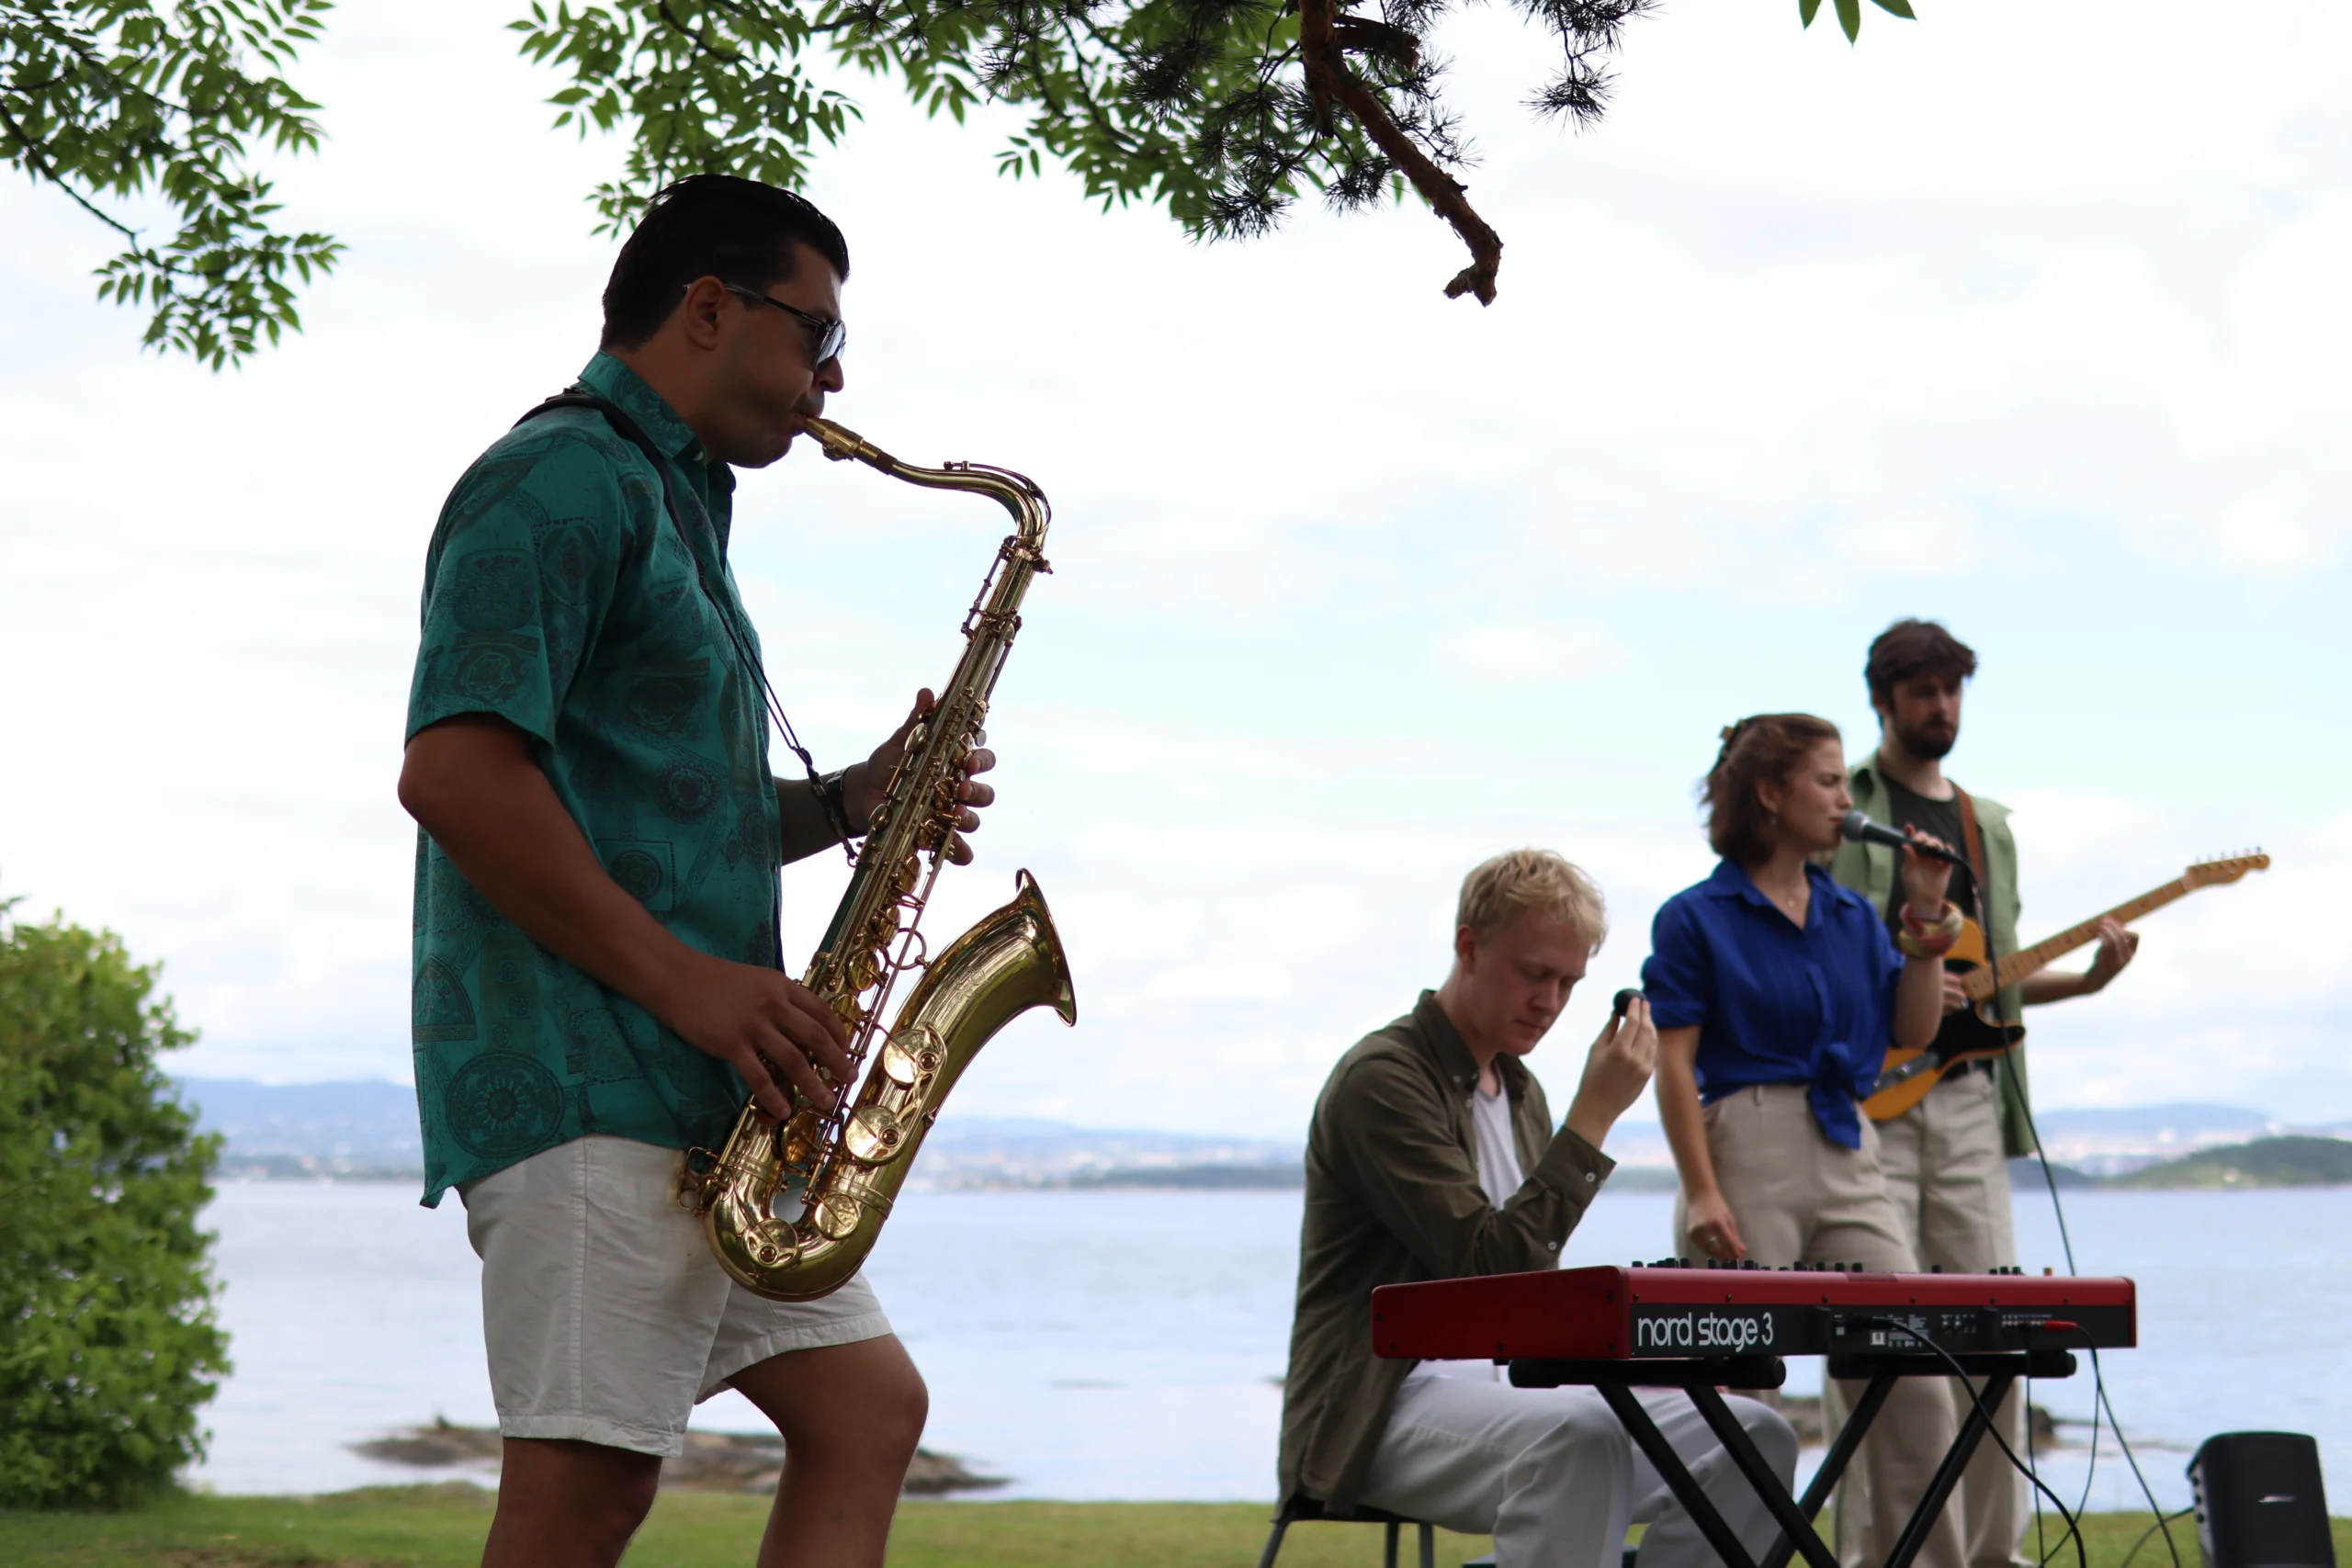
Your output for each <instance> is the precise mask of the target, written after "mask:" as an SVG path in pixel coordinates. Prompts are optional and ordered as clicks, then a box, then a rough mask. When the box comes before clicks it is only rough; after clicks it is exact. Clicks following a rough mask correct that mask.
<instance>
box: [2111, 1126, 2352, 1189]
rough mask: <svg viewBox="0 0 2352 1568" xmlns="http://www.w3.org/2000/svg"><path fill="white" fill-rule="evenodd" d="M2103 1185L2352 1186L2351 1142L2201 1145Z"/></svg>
mask: <svg viewBox="0 0 2352 1568" xmlns="http://www.w3.org/2000/svg"><path fill="white" fill-rule="evenodd" d="M2099 1185H2101V1186H2102V1187H2108V1188H2120V1189H2125V1190H2158V1189H2162V1190H2178V1189H2182V1188H2232V1187H2342V1186H2346V1185H2352V1142H2346V1140H2344V1139H2342V1138H2310V1137H2285V1138H2257V1139H2256V1140H2255V1141H2254V1142H2252V1143H2250V1144H2233V1145H2229V1146H2227V1147H2224V1148H2218V1149H2199V1150H2198V1151H2197V1152H2196V1153H2195V1154H2193V1155H2189V1156H2186V1157H2184V1158H2181V1159H2176V1160H2166V1161H2165V1163H2163V1164H2162V1165H2152V1166H2148V1167H2146V1168H2143V1169H2141V1170H2135V1171H2132V1172H2131V1173H2129V1174H2128V1175H2124V1176H2116V1177H2110V1178H2109V1179H2107V1180H2105V1181H2103V1182H2101V1183H2100V1184H2099Z"/></svg>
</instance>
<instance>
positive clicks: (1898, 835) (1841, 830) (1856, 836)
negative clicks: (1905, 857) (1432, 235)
mask: <svg viewBox="0 0 2352 1568" xmlns="http://www.w3.org/2000/svg"><path fill="white" fill-rule="evenodd" d="M1838 837H1839V838H1841V839H1844V840H1847V841H1848V842H1849V843H1856V844H1885V845H1888V846H1890V847H1892V848H1894V849H1898V850H1917V851H1918V852H1920V853H1921V854H1923V855H1928V856H1932V857H1933V858H1935V859H1937V860H1943V861H1950V862H1951V863H1952V864H1954V865H1966V864H1967V863H1968V861H1967V860H1966V858H1965V857H1963V856H1962V854H1961V852H1959V851H1957V850H1947V849H1942V848H1939V846H1937V845H1935V844H1923V843H1920V842H1919V841H1918V840H1916V839H1914V838H1912V837H1911V836H1910V835H1909V834H1908V833H1904V832H1900V831H1898V830H1896V829H1893V828H1890V827H1888V826H1887V825H1886V824H1885V823H1883V822H1873V821H1871V819H1870V818H1867V817H1865V816H1863V815H1862V814H1861V813H1860V811H1858V810H1857V811H1849V812H1848V813H1846V815H1845V816H1844V817H1842V818H1839V819H1838Z"/></svg>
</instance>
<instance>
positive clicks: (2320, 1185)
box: [214, 1136, 2352, 1192]
mask: <svg viewBox="0 0 2352 1568" xmlns="http://www.w3.org/2000/svg"><path fill="white" fill-rule="evenodd" d="M2011 1166H2012V1171H2011V1182H2012V1185H2013V1186H2015V1187H2018V1188H2022V1189H2026V1190H2034V1189H2038V1188H2040V1187H2041V1184H2042V1180H2041V1168H2040V1167H2039V1165H2038V1164H2037V1163H2036V1162H2034V1161H2032V1160H2030V1159H2029V1160H2018V1161H2013V1162H2011ZM2050 1169H2051V1174H2052V1176H2053V1177H2054V1178H2055V1179H2056V1180H2057V1183H2058V1185H2059V1187H2060V1188H2061V1189H2063V1190H2067V1191H2106V1192H2243V1191H2278V1190H2295V1189H2326V1188H2336V1187H2352V1140H2346V1139H2342V1138H2315V1137H2304V1136H2288V1137H2278V1138H2259V1139H2256V1140H2255V1141H2254V1142H2252V1143H2249V1144H2232V1145H2225V1146H2222V1147H2220V1148H2210V1149H2199V1151H2197V1152H2196V1153H2195V1154H2192V1155H2186V1156H2182V1157H2181V1158H2179V1159H2175V1160H2166V1161H2165V1162H2164V1163H2163V1164H2161V1165H2152V1166H2146V1167H2143V1168H2141V1169H2138V1170H2134V1171H2131V1172H2128V1173H2125V1174H2123V1175H2120V1176H2093V1175H2091V1174H2089V1173H2088V1172H2086V1171H2082V1170H2077V1169H2075V1168H2074V1167H2072V1166H2067V1165H2060V1164H2057V1163H2055V1162H2053V1163H2052V1166H2051V1168H2050ZM214 1179H216V1180H220V1181H238V1182H263V1181H308V1182H409V1183H421V1182H422V1181H423V1180H424V1171H423V1170H421V1169H417V1168H401V1167H397V1166H383V1165H363V1164H358V1163H356V1162H351V1161H343V1160H334V1159H322V1158H319V1157H317V1156H296V1155H269V1156H235V1155H232V1156H226V1157H224V1158H223V1159H222V1160H221V1162H220V1168H218V1169H217V1170H216V1171H215V1172H214ZM1609 1184H1610V1186H1611V1187H1612V1188H1614V1189H1615V1190H1618V1191H1620V1192H1671V1191H1673V1190H1675V1186H1676V1182H1675V1176H1674V1171H1673V1168H1671V1167H1668V1166H1654V1165H1624V1166H1619V1167H1618V1168H1617V1169H1616V1171H1615V1173H1614V1174H1612V1175H1611V1178H1610V1182H1609ZM1305 1185H1306V1171H1305V1170H1304V1168H1302V1167H1300V1166H1298V1165H1295V1164H1291V1163H1287V1162H1285V1163H1283V1164H1279V1165H1276V1164H1259V1163H1253V1162H1245V1161H1216V1162H1210V1163H1204V1164H1197V1165H1137V1166H1112V1167H1107V1168H1092V1169H1080V1170H1071V1171H1054V1172H1024V1173H1022V1174H1019V1175H1012V1174H993V1173H989V1172H987V1171H984V1170H973V1169H970V1168H962V1169H956V1170H953V1171H951V1172H948V1173H946V1174H945V1175H944V1177H941V1178H933V1179H923V1178H921V1177H918V1178H917V1179H916V1180H915V1181H914V1182H911V1183H910V1184H909V1186H908V1190H909V1191H910V1192H917V1191H930V1192H1110V1191H1130V1192H1135V1191H1142V1192H1151V1191H1160V1192H1283V1191H1290V1192H1295V1191H1297V1190H1301V1189H1302V1188H1304V1187H1305Z"/></svg>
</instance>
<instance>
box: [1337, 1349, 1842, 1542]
mask: <svg viewBox="0 0 2352 1568" xmlns="http://www.w3.org/2000/svg"><path fill="white" fill-rule="evenodd" d="M1635 1393H1637V1394H1638V1396H1639V1397H1640V1399H1641V1402H1642V1406H1643V1408H1644V1409H1645V1410H1647V1411H1648V1412H1649V1414H1650V1419H1651V1420H1652V1421H1655V1422H1656V1423H1657V1427H1658V1429H1659V1430H1660V1431H1661V1432H1663V1433H1664V1434H1665V1436H1666V1439H1667V1441H1668V1442H1669V1443H1671V1444H1673V1445H1674V1451H1675V1452H1676V1453H1678V1454H1680V1455H1681V1456H1682V1459H1683V1462H1684V1463H1685V1464H1687V1465H1689V1466H1690V1468H1691V1474H1692V1475H1693V1476H1694V1477H1695V1478H1696V1479H1697V1480H1698V1482H1699V1484H1700V1486H1701V1487H1702V1488H1703V1489H1704V1490H1705V1492H1706V1495H1707V1496H1708V1497H1709V1499H1711V1500H1712V1501H1713V1504H1714V1506H1715V1508H1716V1510H1717V1511H1718V1512H1720V1513H1721V1514H1722V1515H1723V1517H1724V1522H1725V1523H1727V1524H1729V1525H1730V1526H1731V1528H1732V1529H1733V1530H1734V1531H1735V1532H1736V1533H1737V1535H1738V1536H1739V1539H1740V1540H1742V1541H1743V1542H1745V1543H1746V1544H1747V1550H1748V1551H1749V1553H1750V1554H1751V1555H1752V1556H1757V1557H1761V1556H1762V1555H1763V1554H1764V1552H1765V1551H1767V1550H1769V1549H1770V1546H1771V1544H1772V1541H1773V1540H1774V1539H1775V1537H1776V1536H1777V1535H1778V1534H1779V1527H1778V1526H1777V1525H1776V1524H1774V1523H1773V1521H1772V1516H1771V1515H1770V1514H1769V1513H1767V1512H1766V1511H1765V1509H1764V1505H1763V1504H1762V1502H1761V1501H1759V1500H1758V1497H1757V1495H1756V1489H1755V1488H1754V1487H1753V1486H1750V1485H1749V1484H1748V1483H1747V1477H1746V1476H1744V1475H1742V1474H1740V1473H1739V1471H1738V1469H1737V1467H1736V1466H1735V1465H1733V1463H1732V1462H1731V1456H1730V1455H1728V1454H1726V1453H1724V1451H1723V1448H1722V1446H1721V1445H1720V1444H1718V1443H1717V1442H1716V1440H1715V1435H1714V1433H1713V1432H1712V1431H1710V1430H1708V1428H1707V1424H1706V1422H1705V1421H1704V1420H1702V1418H1701V1417H1700V1415H1699V1412H1698V1411H1697V1410H1696V1409H1694V1408H1693V1407H1692V1406H1691V1398H1690V1396H1689V1395H1688V1394H1686V1393H1683V1392H1682V1391H1681V1390H1680V1389H1638V1390H1636V1391H1635ZM1724 1403H1725V1404H1729V1405H1730V1406H1731V1408H1732V1412H1733V1414H1735V1415H1736V1416H1738V1417H1739V1423H1740V1425H1741V1426H1742V1427H1746V1428H1747V1435H1748V1436H1749V1437H1750V1438H1753V1439H1755V1443H1756V1446H1757V1448H1758V1450H1760V1451H1761V1452H1762V1453H1763V1455H1764V1458H1765V1460H1766V1461H1767V1462H1768V1463H1770V1465H1771V1467H1772V1472H1773V1473H1774V1474H1775V1475H1778V1476H1779V1477H1780V1478H1781V1484H1782V1485H1783V1486H1786V1485H1788V1484H1789V1483H1790V1482H1791V1481H1792V1478H1793V1477H1794V1476H1795V1474H1796V1464H1797V1438H1796V1433H1795V1432H1794V1431H1792V1430H1791V1428H1790V1427H1789V1424H1788V1423H1787V1422H1786V1421H1784V1420H1782V1419H1781V1416H1779V1414H1778V1413H1777V1412H1774V1411H1771V1410H1768V1409H1766V1408H1765V1407H1764V1406H1763V1405H1761V1404H1757V1403H1756V1402H1755V1401H1754V1400H1752V1399H1738V1398H1731V1399H1726V1400H1725V1401H1724ZM1363 1500H1364V1501H1365V1502H1366V1503H1369V1504H1370V1505H1372V1506H1374V1507H1375V1508H1385V1509H1386V1510H1388V1511H1389V1512H1390V1513H1392V1514H1404V1515H1407V1516H1408V1517H1412V1518H1416V1519H1426V1520H1428V1521H1429V1522H1430V1523H1431V1524H1433V1525H1442V1526H1443V1527H1444V1528H1446V1529H1450V1530H1459V1531H1461V1532H1462V1533H1463V1534H1464V1535H1489V1534H1490V1535H1492V1536H1493V1537H1494V1538H1495V1564H1496V1568H1617V1563H1618V1558H1619V1554H1620V1553H1621V1552H1622V1551H1623V1549H1624V1544H1625V1529H1626V1527H1627V1526H1628V1525H1631V1524H1636V1523H1646V1524H1647V1525H1648V1526H1649V1527H1650V1528H1649V1530H1648V1533H1646V1534H1645V1535H1644V1536H1643V1537H1642V1568H1712V1564H1713V1562H1714V1561H1715V1554H1714V1551H1713V1549H1711V1548H1710V1547H1709V1546H1708V1545H1707V1541H1706V1538H1705V1537H1704V1536H1702V1535H1701V1534H1700V1533H1699V1529H1698V1526H1696V1525H1695V1524H1693V1523H1692V1522H1691V1516H1690V1515H1689V1514H1687V1513H1685V1512H1684V1511H1683V1509H1682V1506H1681V1505H1680V1504H1679V1503H1677V1502H1676V1501H1675V1500H1674V1495H1673V1494H1672V1493H1670V1492H1668V1490H1667V1489H1666V1483H1665V1482H1664V1481H1663V1480H1662V1479H1660V1478H1659V1476H1658V1473H1657V1470H1656V1469H1655V1468H1654V1467H1652V1465H1651V1464H1650V1461H1648V1460H1647V1459H1645V1458H1644V1457H1643V1454H1642V1451H1641V1450H1639V1449H1638V1448H1636V1447H1634V1439H1633V1437H1632V1436H1631V1435H1630V1434H1629V1433H1628V1432H1627V1431H1626V1430H1625V1428H1624V1426H1623V1423H1621V1422H1620V1421H1619V1420H1618V1419H1617V1416H1616V1415H1615V1414H1614V1413H1613V1412H1612V1411H1611V1409H1610V1408H1609V1406H1608V1404H1606V1403H1605V1402H1603V1401H1602V1399H1601V1397H1600V1395H1599V1394H1598V1393H1594V1392H1593V1391H1592V1390H1591V1389H1589V1388H1513V1387H1511V1386H1510V1384H1509V1383H1500V1382H1466V1381H1460V1380H1456V1379H1452V1378H1426V1379H1416V1380H1414V1381H1413V1382H1408V1384H1406V1385H1405V1388H1404V1389H1403V1391H1402V1392H1400V1393H1398V1394H1397V1404H1396V1408H1395V1409H1394V1410H1393V1411H1391V1412H1390V1414H1389V1417H1388V1426H1387V1427H1386V1428H1385V1430H1384V1431H1383V1432H1382V1433H1381V1436H1380V1449H1379V1451H1378V1452H1377V1453H1375V1454H1374V1456H1373V1461H1372V1473H1371V1475H1370V1477H1369V1478H1368V1479H1367V1481H1366V1483H1365V1484H1364V1489H1363Z"/></svg>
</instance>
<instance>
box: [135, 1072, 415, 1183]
mask: <svg viewBox="0 0 2352 1568" xmlns="http://www.w3.org/2000/svg"><path fill="white" fill-rule="evenodd" d="M175 1083H176V1085H177V1087H178V1089H179V1091H180V1099H181V1100H183V1101H185V1102H186V1103H187V1105H189V1106H190V1107H192V1108H193V1109H194V1110H195V1111H196V1113H197V1116H196V1120H197V1125H198V1127H199V1128H200V1129H202V1130H203V1131H205V1132H207V1133H218V1134H220V1135H221V1140H222V1145H223V1146H222V1150H221V1162H220V1163H221V1172H220V1173H221V1174H222V1175H223V1176H226V1177H229V1178H232V1179H240V1180H253V1179H272V1178H275V1179H284V1178H295V1179H311V1180H316V1179H319V1178H321V1177H343V1178H346V1179H355V1178H356V1179H368V1178H374V1179H408V1178H411V1177H414V1176H417V1175H419V1174H421V1173H422V1172H423V1171H424V1141H423V1139H422V1137H421V1136H420V1135H419V1134H418V1133H417V1128H416V1091H415V1090H414V1089H411V1088H409V1086H408V1085H406V1084H397V1083H381V1082H351V1083H303V1084H265V1083H254V1082H253V1081H252V1080H251V1079H247V1078H179V1079H176V1080H175Z"/></svg>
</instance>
